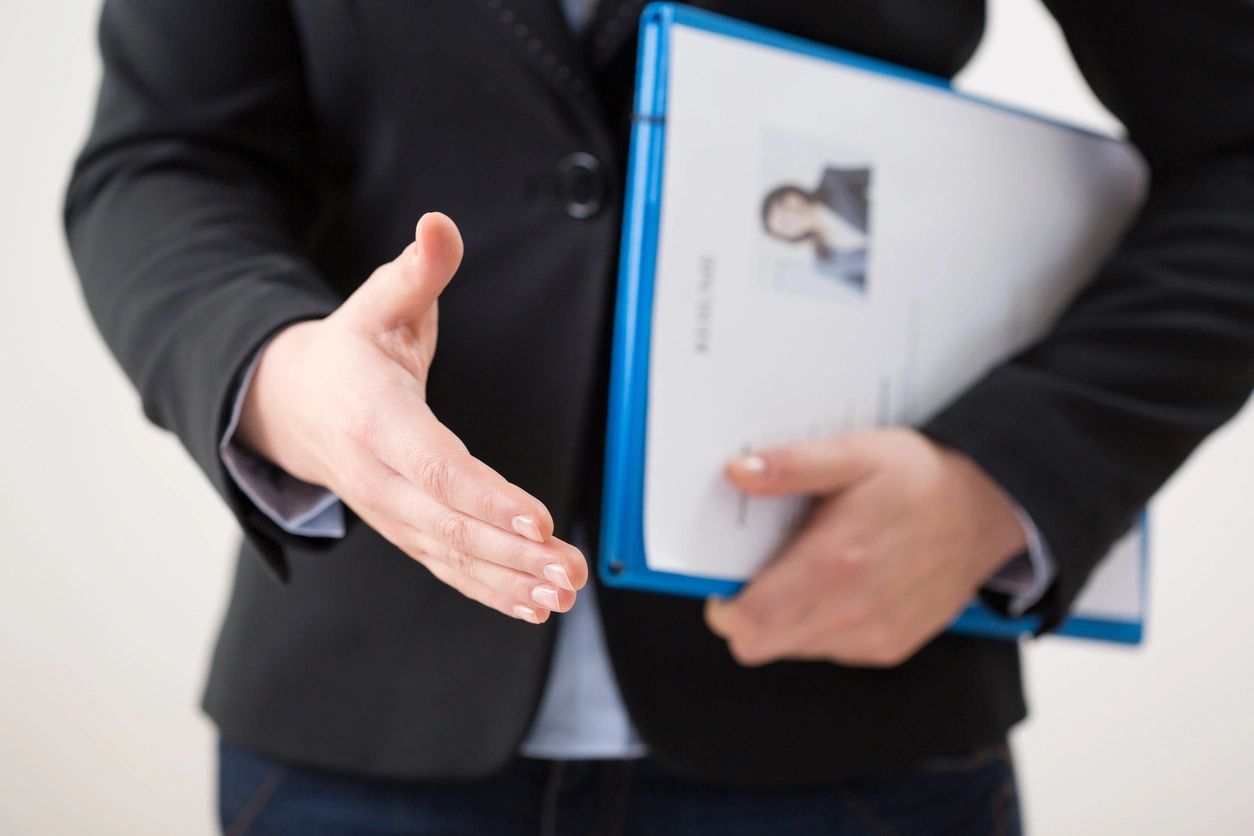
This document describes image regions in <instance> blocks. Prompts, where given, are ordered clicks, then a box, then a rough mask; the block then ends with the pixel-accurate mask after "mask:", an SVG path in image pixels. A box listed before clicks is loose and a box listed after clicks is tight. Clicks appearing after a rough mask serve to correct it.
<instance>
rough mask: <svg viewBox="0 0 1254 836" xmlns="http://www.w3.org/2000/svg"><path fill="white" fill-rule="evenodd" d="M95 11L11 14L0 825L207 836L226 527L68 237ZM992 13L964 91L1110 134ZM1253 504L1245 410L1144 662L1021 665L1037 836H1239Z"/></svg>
mask: <svg viewBox="0 0 1254 836" xmlns="http://www.w3.org/2000/svg"><path fill="white" fill-rule="evenodd" d="M96 5H97V4H96V2H95V0H57V2H43V3H21V2H17V0H0V11H2V16H0V19H2V20H3V21H4V25H3V26H0V91H2V94H0V101H3V104H4V109H5V112H6V114H8V118H7V119H6V120H5V124H4V128H3V132H0V244H2V249H0V253H2V254H3V259H4V261H3V263H4V274H5V277H6V281H5V302H4V304H3V306H0V393H3V394H2V395H0V406H2V408H0V439H2V441H0V558H2V559H0V832H3V833H5V834H27V833H30V834H36V833H38V834H79V833H102V834H128V836H138V835H139V834H173V833H177V834H198V833H210V832H212V822H213V817H212V810H213V801H212V798H213V796H212V791H213V789H212V788H213V780H212V775H213V773H212V768H213V754H212V753H213V748H212V747H213V741H214V736H213V732H212V729H211V727H210V726H209V724H208V723H207V722H206V721H205V719H204V718H203V717H202V716H201V715H200V714H199V712H198V709H197V707H196V705H197V699H198V696H199V689H200V686H201V682H202V676H203V670H204V667H205V661H206V656H207V653H208V650H209V647H210V643H211V641H212V637H213V633H214V630H215V629H216V626H217V622H218V618H219V615H220V612H221V609H222V607H223V604H224V601H225V595H226V590H227V586H226V585H227V579H228V572H229V568H230V563H231V559H230V553H231V545H232V541H233V538H234V534H233V532H232V530H231V525H232V523H231V520H230V519H229V517H228V515H227V513H226V512H225V510H224V509H223V508H222V507H220V505H219V502H218V500H217V498H216V495H215V494H213V493H212V492H211V491H210V490H209V488H208V487H207V484H206V482H205V481H204V479H203V477H201V476H200V474H199V472H198V471H197V470H196V469H195V468H194V467H193V466H192V464H191V462H190V460H189V459H188V458H187V457H186V456H185V454H184V453H183V452H182V450H181V448H180V447H179V446H178V444H177V443H176V442H175V441H174V440H173V439H172V438H170V437H168V436H165V435H163V434H161V433H159V432H157V431H156V430H154V429H152V428H150V427H148V426H146V425H145V423H144V422H143V419H142V417H141V415H140V412H139V407H138V403H137V399H136V397H135V395H134V394H133V393H132V391H131V389H130V388H129V385H128V384H127V382H126V381H125V380H124V379H123V377H122V375H121V374H120V373H119V371H118V370H117V368H116V366H115V365H114V363H113V361H112V359H111V358H110V357H109V356H108V355H107V354H106V352H105V350H104V347H103V345H102V344H101V342H100V339H99V338H98V337H97V335H96V333H95V331H94V329H93V328H92V326H91V323H90V322H89V320H88V318H87V316H86V313H85V310H84V307H83V305H82V302H81V299H80V296H79V293H78V289H77V287H76V284H75V282H74V279H73V274H72V271H71V267H70V264H69V261H68V259H67V257H66V255H65V249H64V245H63V244H62V238H61V232H60V222H59V208H60V200H61V190H62V187H63V185H64V181H65V178H66V175H67V171H68V166H69V163H70V160H71V158H72V155H73V153H74V151H75V148H76V145H77V144H78V143H79V142H80V141H81V139H82V137H83V135H84V131H85V130H86V126H87V121H88V118H89V114H90V107H91V102H92V98H93V95H94V91H95V85H96V81H97V73H98V63H97V58H96V55H95V50H94V45H93V27H94V22H95V15H96ZM1181 9H1182V13H1187V11H1185V10H1186V9H1187V6H1185V5H1182V6H1181ZM990 13H991V17H990V28H989V37H988V38H987V39H986V41H985V44H984V46H983V47H982V49H981V51H980V53H979V55H978V56H977V59H976V60H975V62H974V63H973V65H972V66H971V67H970V68H969V69H968V71H967V72H966V73H965V74H964V76H963V78H962V83H963V84H964V85H966V86H967V87H968V88H971V89H976V90H979V91H981V92H984V93H987V94H991V95H994V96H996V97H998V98H1001V99H1005V100H1011V101H1014V102H1017V103H1020V104H1024V105H1027V106H1030V107H1033V108H1036V109H1038V110H1045V111H1047V112H1050V113H1054V114H1057V115H1061V116H1065V117H1067V118H1070V119H1073V120H1078V121H1081V122H1084V123H1086V124H1090V125H1097V126H1106V127H1109V126H1111V125H1112V124H1113V123H1112V121H1111V120H1110V117H1109V116H1108V115H1106V114H1105V113H1104V112H1103V111H1102V110H1101V109H1100V107H1099V106H1098V105H1097V104H1096V102H1095V101H1094V100H1093V98H1092V96H1091V95H1090V94H1089V93H1088V90H1087V88H1086V87H1085V85H1084V83H1083V81H1082V80H1081V79H1080V78H1079V76H1078V75H1077V73H1076V72H1075V70H1074V68H1073V66H1072V65H1071V63H1070V59H1069V58H1068V57H1067V54H1066V51H1065V48H1064V47H1063V45H1062V43H1061V40H1060V38H1059V37H1058V33H1057V30H1056V28H1055V27H1054V25H1053V23H1052V21H1051V20H1050V19H1049V18H1048V17H1047V15H1046V14H1045V13H1044V11H1043V8H1042V7H1041V6H1040V5H1039V4H1038V3H1035V2H1032V0H993V2H992V4H991V9H990ZM1251 278H1252V280H1254V277H1251ZM1252 496H1254V413H1252V412H1251V411H1250V410H1249V409H1247V410H1246V412H1245V413H1244V414H1243V416H1242V417H1241V418H1240V419H1238V420H1237V421H1236V422H1234V423H1233V424H1231V425H1230V426H1229V427H1228V428H1227V429H1225V430H1224V431H1222V432H1221V433H1219V434H1218V435H1217V436H1216V437H1215V438H1213V439H1212V441H1211V442H1210V443H1208V444H1207V445H1206V446H1205V447H1204V448H1203V450H1202V451H1201V452H1199V453H1198V454H1197V455H1196V456H1195V457H1194V458H1193V459H1192V460H1191V462H1190V463H1189V464H1188V465H1187V466H1186V468H1185V469H1184V470H1183V471H1182V472H1181V473H1180V474H1179V475H1178V476H1177V477H1176V478H1175V479H1174V480H1173V481H1172V482H1171V483H1170V484H1169V485H1168V486H1167V487H1166V489H1165V490H1164V491H1163V492H1162V494H1161V495H1160V497H1159V499H1158V500H1157V501H1156V503H1155V507H1154V510H1155V512H1156V516H1155V526H1154V535H1155V556H1154V570H1153V594H1152V596H1151V603H1152V623H1151V629H1150V638H1149V643H1148V645H1147V646H1146V647H1144V648H1142V649H1139V650H1121V649H1110V648H1100V647H1087V646H1084V645H1082V644H1078V643H1074V642H1069V641H1066V640H1060V639H1052V640H1047V641H1042V642H1039V643H1037V644H1035V645H1033V646H1031V647H1030V648H1029V650H1028V653H1027V677H1028V684H1029V690H1030V699H1031V705H1032V710H1033V716H1032V719H1031V720H1030V721H1028V722H1027V723H1026V724H1024V725H1023V726H1022V727H1021V728H1020V729H1019V730H1018V731H1017V732H1016V735H1015V748H1016V750H1017V753H1018V755H1019V758H1020V767H1021V773H1022V781H1023V792H1024V802H1025V807H1026V811H1027V818H1028V822H1029V825H1030V827H1031V829H1032V831H1033V832H1035V833H1040V834H1109V833H1138V834H1175V833H1208V834H1243V833H1251V832H1254V802H1251V801H1250V791H1251V789H1254V710H1252V709H1251V706H1252V705H1254V655H1252V654H1251V653H1250V642H1249V640H1248V639H1247V636H1249V635H1250V628H1249V623H1250V621H1249V616H1248V609H1249V607H1248V604H1249V601H1250V591H1251V589H1252V588H1254V560H1251V559H1250V558H1251V556H1254V547H1252V546H1251V542H1254V514H1251V504H1250V498H1251V497H1252Z"/></svg>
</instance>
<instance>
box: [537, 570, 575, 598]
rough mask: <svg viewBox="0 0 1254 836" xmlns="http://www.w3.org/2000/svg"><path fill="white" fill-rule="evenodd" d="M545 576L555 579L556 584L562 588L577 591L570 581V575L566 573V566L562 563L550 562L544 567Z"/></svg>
mask: <svg viewBox="0 0 1254 836" xmlns="http://www.w3.org/2000/svg"><path fill="white" fill-rule="evenodd" d="M544 576H545V577H546V578H548V579H549V580H551V581H553V583H554V585H555V586H560V587H561V588H562V589H567V590H570V591H571V592H574V591H575V585H574V584H573V583H571V582H570V575H568V574H566V567H565V566H563V565H562V564H560V563H550V564H549V565H548V566H545V567H544Z"/></svg>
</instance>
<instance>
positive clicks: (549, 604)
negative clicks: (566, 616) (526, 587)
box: [531, 584, 561, 610]
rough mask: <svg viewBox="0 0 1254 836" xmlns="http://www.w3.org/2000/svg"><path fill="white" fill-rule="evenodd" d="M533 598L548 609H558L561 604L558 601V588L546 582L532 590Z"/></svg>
mask: <svg viewBox="0 0 1254 836" xmlns="http://www.w3.org/2000/svg"><path fill="white" fill-rule="evenodd" d="M531 600H532V601H535V602H536V603H537V604H539V605H540V606H542V607H544V608H545V609H546V610H556V609H558V607H560V606H561V605H560V604H558V603H557V590H556V589H554V588H553V587H551V586H548V585H546V584H540V585H539V586H537V587H536V588H535V589H533V590H531Z"/></svg>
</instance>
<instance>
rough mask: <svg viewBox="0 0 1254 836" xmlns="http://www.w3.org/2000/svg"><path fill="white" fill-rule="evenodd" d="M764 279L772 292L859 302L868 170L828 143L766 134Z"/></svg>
mask: <svg viewBox="0 0 1254 836" xmlns="http://www.w3.org/2000/svg"><path fill="white" fill-rule="evenodd" d="M764 145H765V149H764V154H763V182H764V191H763V195H762V199H761V201H760V203H759V205H758V207H757V211H758V213H759V219H760V224H761V230H762V233H763V248H762V252H763V257H762V278H763V279H765V283H766V284H767V285H768V286H770V287H772V288H773V289H775V290H782V291H785V292H791V293H800V294H803V295H807V296H818V297H825V298H833V299H841V298H844V299H849V300H858V299H861V298H863V297H864V296H865V295H866V293H867V289H868V281H867V262H868V254H869V241H870V222H869V221H870V186H871V168H870V166H869V165H868V164H867V163H866V161H865V158H861V159H859V158H857V157H853V156H850V155H849V154H847V153H842V152H841V151H840V150H839V149H834V148H830V147H827V145H826V143H819V142H814V141H807V140H804V139H799V138H796V137H789V136H782V135H768V137H767V138H766V141H765V143H764Z"/></svg>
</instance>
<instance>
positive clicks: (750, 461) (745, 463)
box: [740, 456, 766, 473]
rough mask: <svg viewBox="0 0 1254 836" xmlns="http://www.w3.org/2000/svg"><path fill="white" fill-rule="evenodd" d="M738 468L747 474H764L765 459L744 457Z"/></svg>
mask: <svg viewBox="0 0 1254 836" xmlns="http://www.w3.org/2000/svg"><path fill="white" fill-rule="evenodd" d="M740 468H741V470H745V471H748V472H749V473H765V472H766V459H764V458H762V457H761V456H745V457H744V458H743V459H741V460H740Z"/></svg>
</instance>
